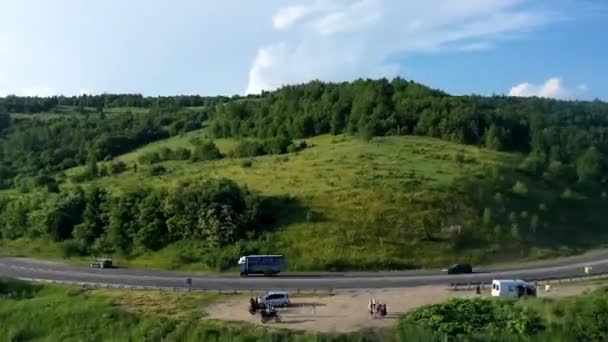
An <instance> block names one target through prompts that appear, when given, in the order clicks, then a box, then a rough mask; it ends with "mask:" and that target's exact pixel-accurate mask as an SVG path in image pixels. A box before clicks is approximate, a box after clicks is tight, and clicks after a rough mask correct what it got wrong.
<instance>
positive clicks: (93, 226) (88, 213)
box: [74, 186, 107, 246]
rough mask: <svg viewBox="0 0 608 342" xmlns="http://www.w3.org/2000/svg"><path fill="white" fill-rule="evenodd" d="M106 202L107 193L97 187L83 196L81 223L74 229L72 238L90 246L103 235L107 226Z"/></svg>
mask: <svg viewBox="0 0 608 342" xmlns="http://www.w3.org/2000/svg"><path fill="white" fill-rule="evenodd" d="M106 200H107V193H106V192H105V191H103V190H101V189H100V188H98V187H97V186H93V187H91V188H90V189H89V190H88V192H87V193H86V194H85V201H86V205H85V209H84V212H83V222H82V223H81V224H79V225H77V226H76V227H74V238H76V239H77V240H79V241H81V242H82V243H83V244H84V245H85V246H88V245H90V244H92V243H93V242H94V241H95V239H97V238H98V237H100V236H101V235H102V234H103V233H104V228H105V227H106V225H107V213H106V210H105V204H106Z"/></svg>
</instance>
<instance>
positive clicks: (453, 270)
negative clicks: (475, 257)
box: [448, 264, 473, 274]
mask: <svg viewBox="0 0 608 342" xmlns="http://www.w3.org/2000/svg"><path fill="white" fill-rule="evenodd" d="M463 273H473V267H471V265H469V264H455V265H452V266H450V267H449V268H448V274H463Z"/></svg>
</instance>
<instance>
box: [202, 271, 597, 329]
mask: <svg viewBox="0 0 608 342" xmlns="http://www.w3.org/2000/svg"><path fill="white" fill-rule="evenodd" d="M599 287H600V285H599V284H575V283H572V284H558V285H553V286H552V287H551V290H550V291H549V292H544V286H541V287H540V288H539V293H538V296H539V297H548V298H559V297H567V296H573V295H577V294H580V293H583V292H585V291H591V290H594V289H597V288H599ZM489 295H490V294H489V288H487V287H486V289H485V291H484V292H483V293H482V296H489ZM477 296H478V295H476V294H475V291H474V290H459V291H451V290H448V288H447V287H446V286H422V287H413V288H402V289H379V290H350V291H349V290H344V291H340V292H338V293H336V294H334V295H327V296H292V304H293V306H292V307H290V308H286V309H280V310H281V311H280V315H281V319H282V322H280V323H275V322H269V323H266V324H262V323H261V322H260V316H259V314H256V315H251V314H249V312H248V307H249V303H248V298H243V297H240V296H239V297H238V298H232V299H229V300H227V301H223V302H220V303H217V304H214V305H213V306H211V307H209V308H207V310H206V311H207V313H208V316H207V317H208V318H212V319H219V320H227V321H242V322H249V323H253V324H257V325H264V326H267V327H269V328H272V327H275V328H285V329H295V330H312V331H319V332H326V333H331V332H335V333H345V332H352V331H357V330H360V329H365V328H377V327H386V326H391V325H393V324H395V323H396V321H397V320H398V319H399V317H400V316H402V315H403V314H404V313H406V312H407V311H409V310H412V309H414V308H417V307H420V306H424V305H430V304H436V303H441V302H443V301H445V300H447V299H449V298H474V297H477ZM372 297H374V298H376V300H377V301H378V302H380V303H386V304H387V311H388V315H387V316H386V317H384V318H375V319H373V318H371V317H370V314H369V311H368V309H367V306H368V303H369V300H370V298H372Z"/></svg>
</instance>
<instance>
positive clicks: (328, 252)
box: [65, 130, 520, 270]
mask: <svg viewBox="0 0 608 342" xmlns="http://www.w3.org/2000/svg"><path fill="white" fill-rule="evenodd" d="M196 138H199V139H204V138H205V132H204V131H203V130H201V131H196V132H191V133H188V134H185V135H182V136H179V137H174V138H171V139H167V140H163V141H159V142H155V143H152V144H150V145H147V146H145V147H144V148H141V149H139V150H137V151H135V152H133V153H129V154H126V155H123V156H121V157H119V158H118V159H120V160H122V161H124V162H126V163H127V164H129V165H132V164H134V163H136V161H137V159H138V156H139V155H141V154H142V153H146V152H151V151H157V150H159V149H160V148H161V147H169V148H176V147H191V141H192V140H193V139H196ZM215 142H216V144H217V145H218V147H219V148H220V150H221V151H222V152H223V153H229V152H230V150H231V149H232V148H233V146H234V144H235V141H234V140H226V139H220V140H216V141H215ZM307 143H308V145H309V147H308V148H307V149H305V150H303V151H301V152H299V153H297V154H289V155H281V156H262V157H256V158H254V159H253V160H252V161H253V162H252V166H251V167H246V168H245V167H243V166H242V161H243V160H241V159H233V158H225V159H222V160H217V161H209V162H197V163H192V162H188V161H168V162H164V163H162V165H163V166H164V167H165V168H166V169H167V170H168V172H167V174H165V175H163V176H159V177H150V176H149V175H147V173H145V172H141V170H140V172H134V171H133V170H132V169H131V170H130V171H128V172H126V173H123V174H121V175H118V176H109V177H103V178H100V179H98V180H96V181H94V182H95V183H97V184H98V185H99V186H101V187H103V188H106V189H109V190H110V191H112V192H121V191H124V190H126V189H129V188H130V187H139V186H142V185H149V186H155V187H160V186H173V185H175V184H177V183H179V182H182V181H185V180H194V181H196V180H202V179H206V178H210V177H226V178H230V179H232V180H235V181H236V182H237V183H239V184H240V185H244V186H247V187H248V188H250V189H252V190H254V191H256V192H259V193H260V194H262V195H265V196H287V197H290V198H293V199H295V201H294V203H295V204H293V205H291V206H289V207H287V208H285V210H283V211H282V212H281V213H278V215H277V216H278V218H279V224H278V230H276V231H275V233H274V234H272V237H271V239H272V241H274V243H275V246H276V252H279V253H283V254H285V255H286V256H287V258H288V259H289V262H288V263H289V267H290V269H292V270H308V269H332V268H339V267H341V264H344V263H348V264H351V265H354V264H359V265H360V266H361V268H373V267H374V265H376V266H377V265H378V262H379V261H382V264H384V265H383V266H384V267H388V268H391V267H396V268H409V267H415V266H420V265H425V266H428V265H433V266H438V265H440V264H444V263H446V262H448V261H449V260H448V259H449V258H450V256H448V255H446V254H447V253H446V252H445V249H446V248H447V246H445V245H442V244H441V243H440V242H435V243H433V244H429V245H432V248H425V244H426V243H425V242H421V241H420V240H419V239H417V238H413V237H414V236H415V234H414V232H413V231H412V229H411V228H408V227H407V222H406V221H404V213H405V212H406V211H407V208H408V207H409V206H410V204H411V202H412V200H413V199H424V198H427V199H432V198H433V196H434V194H438V193H443V192H444V191H445V190H446V189H448V188H449V186H450V185H451V183H452V182H453V180H454V179H455V178H457V177H461V176H464V175H471V174H475V173H478V172H481V170H482V168H483V167H485V166H487V165H496V164H503V165H504V164H506V165H516V164H517V163H518V162H519V159H520V157H519V156H517V155H513V154H504V153H496V152H494V151H489V150H485V149H480V148H477V147H471V146H462V145H458V144H452V143H449V142H444V141H440V140H437V139H431V138H423V137H386V138H376V139H374V140H373V141H371V142H364V141H362V140H359V139H357V138H355V137H348V136H320V137H315V138H312V139H309V140H307ZM80 171H81V168H75V169H71V170H69V171H68V172H67V175H68V176H70V175H73V174H75V173H77V172H80ZM68 178H69V177H68ZM65 186H66V187H70V186H72V185H70V184H69V183H68V184H66V185H65ZM313 248H314V251H315V252H314V253H311V251H312V249H313ZM420 248H425V249H424V251H423V252H421V250H420ZM181 249H183V248H182V246H169V247H167V248H166V249H165V250H163V251H160V252H157V253H151V254H147V255H143V256H140V257H138V258H135V259H133V260H130V261H129V263H130V264H132V265H137V266H145V267H151V266H152V267H155V266H156V267H161V268H180V267H182V266H183V265H181V264H182V263H183V262H181V261H180V260H179V257H178V256H177V254H178V253H179V250H181ZM422 260H424V262H422ZM199 267H200V266H199ZM187 268H190V267H187Z"/></svg>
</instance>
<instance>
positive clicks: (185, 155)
mask: <svg viewBox="0 0 608 342" xmlns="http://www.w3.org/2000/svg"><path fill="white" fill-rule="evenodd" d="M191 156H192V151H190V149H187V148H185V147H178V148H177V149H175V151H173V159H175V160H188V159H190V158H191Z"/></svg>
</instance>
